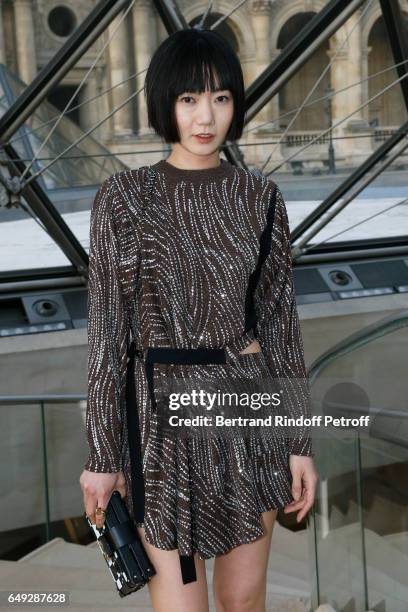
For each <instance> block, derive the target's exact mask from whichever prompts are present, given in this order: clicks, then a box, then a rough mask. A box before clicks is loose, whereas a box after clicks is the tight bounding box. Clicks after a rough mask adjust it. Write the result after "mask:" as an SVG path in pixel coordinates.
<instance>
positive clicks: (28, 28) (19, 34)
mask: <svg viewBox="0 0 408 612" xmlns="http://www.w3.org/2000/svg"><path fill="white" fill-rule="evenodd" d="M14 23H15V35H16V52H17V63H18V72H19V76H20V78H21V79H22V80H23V81H24V82H25V83H27V85H28V84H29V83H31V81H32V80H33V79H34V77H35V75H36V74H37V58H36V52H35V34H34V16H33V5H32V0H14Z"/></svg>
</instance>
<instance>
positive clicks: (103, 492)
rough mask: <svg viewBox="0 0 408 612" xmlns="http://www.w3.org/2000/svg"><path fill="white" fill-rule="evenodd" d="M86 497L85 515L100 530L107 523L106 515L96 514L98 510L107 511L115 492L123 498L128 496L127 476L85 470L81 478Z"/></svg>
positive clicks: (80, 481)
mask: <svg viewBox="0 0 408 612" xmlns="http://www.w3.org/2000/svg"><path fill="white" fill-rule="evenodd" d="M79 483H80V485H81V489H82V493H83V496H84V506H85V513H86V515H87V516H89V518H90V519H91V521H92V523H93V524H94V525H95V524H96V526H97V528H98V529H101V528H102V527H103V524H104V522H105V515H104V514H95V512H96V508H97V507H100V508H103V509H104V510H106V508H107V506H108V503H109V500H110V498H111V495H112V493H113V491H115V489H116V490H118V491H119V493H120V495H121V497H125V495H126V484H125V476H124V474H123V472H113V473H101V472H89V471H88V470H84V471H83V472H82V474H81V476H80V478H79Z"/></svg>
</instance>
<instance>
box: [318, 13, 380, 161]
mask: <svg viewBox="0 0 408 612" xmlns="http://www.w3.org/2000/svg"><path fill="white" fill-rule="evenodd" d="M359 16H360V11H356V12H355V13H354V14H353V15H352V16H351V17H350V18H349V19H348V20H347V22H346V23H345V24H344V25H343V27H342V29H341V30H343V32H344V33H343V32H341V30H339V32H338V33H337V36H336V37H334V38H333V39H332V41H333V40H335V41H336V43H335V45H332V49H331V50H330V51H328V55H329V57H330V58H332V57H333V56H334V54H335V53H336V45H337V44H338V45H340V44H341V43H340V42H337V41H340V40H343V36H346V35H347V33H349V32H351V30H353V31H352V32H351V34H350V36H349V38H348V44H346V45H344V46H343V48H342V49H341V51H340V52H339V53H338V55H337V56H336V59H335V60H334V62H333V64H332V67H331V86H332V88H333V89H334V90H338V89H342V88H344V87H347V85H352V84H354V83H357V82H360V83H359V84H358V85H355V86H353V87H352V88H350V89H346V90H345V91H343V92H341V93H340V94H335V95H334V96H333V98H332V120H333V123H337V121H339V120H340V119H342V118H343V117H345V116H346V115H349V114H350V113H351V112H353V111H355V109H357V108H358V107H359V106H361V104H362V102H363V87H362V84H361V79H362V74H363V63H362V48H361V24H360V23H359V22H358V19H359ZM369 133H370V127H369V125H368V123H367V121H366V120H365V118H364V113H363V111H362V110H358V111H356V112H354V113H353V115H352V116H351V117H350V118H349V119H347V121H346V122H344V123H342V124H341V125H340V126H339V127H338V128H336V129H335V130H334V132H333V135H334V136H349V138H346V139H344V140H337V141H335V142H334V147H335V150H336V154H337V155H338V156H340V157H343V158H345V159H346V161H347V162H348V163H355V164H358V163H361V162H362V161H363V159H364V158H365V157H367V156H368V155H369V154H370V151H371V149H370V147H371V139H370V138H369V137H368V135H369ZM364 134H365V135H366V136H367V137H364V138H363V137H362V136H363V135H364ZM353 136H355V138H353Z"/></svg>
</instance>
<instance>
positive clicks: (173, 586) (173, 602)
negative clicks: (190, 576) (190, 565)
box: [137, 527, 208, 612]
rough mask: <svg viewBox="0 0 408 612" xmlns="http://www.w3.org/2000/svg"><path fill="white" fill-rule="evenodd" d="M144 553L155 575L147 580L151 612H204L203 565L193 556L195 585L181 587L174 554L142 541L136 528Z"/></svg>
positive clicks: (206, 608)
mask: <svg viewBox="0 0 408 612" xmlns="http://www.w3.org/2000/svg"><path fill="white" fill-rule="evenodd" d="M137 530H138V532H139V535H140V537H141V539H142V542H143V545H144V547H145V550H146V553H147V555H148V557H149V559H150V560H151V562H152V563H153V565H154V567H155V570H156V572H157V574H156V575H155V576H153V578H151V580H149V582H148V583H147V586H148V588H149V592H150V597H151V600H152V606H153V609H154V611H155V612H208V586H207V577H206V573H205V561H204V559H199V558H198V554H195V555H194V558H195V565H196V572H197V581H196V582H189V583H188V584H183V581H182V579H181V570H180V561H179V555H178V551H177V550H162V549H160V548H157V547H156V546H153V545H152V544H150V542H147V541H146V539H145V530H144V528H143V527H138V528H137Z"/></svg>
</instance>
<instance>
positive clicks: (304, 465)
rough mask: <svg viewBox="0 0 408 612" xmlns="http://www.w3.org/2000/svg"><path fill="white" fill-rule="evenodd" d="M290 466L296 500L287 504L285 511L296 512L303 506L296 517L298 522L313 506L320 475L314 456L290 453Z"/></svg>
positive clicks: (293, 493)
mask: <svg viewBox="0 0 408 612" xmlns="http://www.w3.org/2000/svg"><path fill="white" fill-rule="evenodd" d="M289 467H290V471H291V472H292V495H293V497H294V498H295V500H294V501H293V502H291V503H290V504H288V505H286V506H285V507H284V509H283V511H284V512H285V513H288V512H296V510H299V509H300V508H301V510H300V512H299V513H298V515H297V517H296V520H297V522H298V523H300V521H301V520H302V519H303V518H304V517H305V516H306V514H307V513H308V512H309V510H310V508H311V507H312V506H313V503H314V499H315V494H316V485H317V481H318V480H319V476H318V473H317V471H316V468H315V464H314V461H313V457H306V456H303V455H289ZM302 481H303V487H302Z"/></svg>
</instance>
